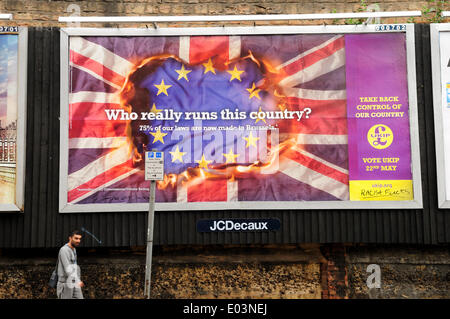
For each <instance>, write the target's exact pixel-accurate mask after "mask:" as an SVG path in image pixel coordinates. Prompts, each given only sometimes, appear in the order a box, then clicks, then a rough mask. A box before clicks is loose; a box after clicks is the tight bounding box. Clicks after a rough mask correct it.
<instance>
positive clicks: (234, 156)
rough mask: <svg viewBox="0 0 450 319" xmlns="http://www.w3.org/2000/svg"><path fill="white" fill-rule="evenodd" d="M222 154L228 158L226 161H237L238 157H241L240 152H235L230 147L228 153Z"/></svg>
mask: <svg viewBox="0 0 450 319" xmlns="http://www.w3.org/2000/svg"><path fill="white" fill-rule="evenodd" d="M222 154H223V156H225V158H226V159H227V161H226V162H225V163H236V158H237V157H239V154H233V149H232V148H230V151H229V152H228V154H224V153H222Z"/></svg>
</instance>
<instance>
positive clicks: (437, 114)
mask: <svg viewBox="0 0 450 319" xmlns="http://www.w3.org/2000/svg"><path fill="white" fill-rule="evenodd" d="M430 32H431V59H432V68H433V104H434V119H435V136H436V163H437V180H438V201H439V207H440V208H450V184H449V183H450V152H449V150H450V24H449V23H447V24H445V23H443V24H431V25H430Z"/></svg>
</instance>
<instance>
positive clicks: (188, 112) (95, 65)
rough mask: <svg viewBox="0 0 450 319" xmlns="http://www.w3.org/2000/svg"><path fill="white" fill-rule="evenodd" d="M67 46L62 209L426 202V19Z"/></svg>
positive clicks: (200, 32)
mask: <svg viewBox="0 0 450 319" xmlns="http://www.w3.org/2000/svg"><path fill="white" fill-rule="evenodd" d="M386 30H390V31H386ZM61 40H62V42H61V43H62V46H61V47H62V54H61V56H62V58H61V65H62V94H61V120H62V121H61V168H60V169H61V171H60V211H62V212H70V211H87V212H89V211H123V210H129V211H130V210H131V211H137V210H146V209H148V208H147V207H148V200H149V181H146V180H145V176H144V163H145V158H144V154H145V152H146V151H152V150H155V151H162V152H164V154H165V159H164V180H163V181H158V182H157V191H156V202H157V205H156V209H159V210H194V209H195V210H198V209H205V210H208V209H286V208H290V209H314V208H317V209H318V208H377V207H378V208H417V207H421V205H422V199H421V188H420V163H419V145H418V128H417V112H416V96H415V94H416V91H415V67H414V63H415V62H414V42H413V40H414V34H413V26H412V25H394V26H391V28H377V27H376V26H357V27H355V26H351V27H347V26H340V27H260V28H259V27H254V28H210V29H203V28H202V29H200V28H197V29H195V28H190V29H157V30H148V29H146V30H140V29H115V30H112V29H80V28H74V29H63V30H62V32H61Z"/></svg>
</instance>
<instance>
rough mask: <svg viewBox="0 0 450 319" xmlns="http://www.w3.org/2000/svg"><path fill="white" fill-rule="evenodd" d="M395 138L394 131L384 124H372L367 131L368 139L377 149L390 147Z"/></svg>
mask: <svg viewBox="0 0 450 319" xmlns="http://www.w3.org/2000/svg"><path fill="white" fill-rule="evenodd" d="M393 140H394V133H393V132H392V130H391V129H390V128H389V127H388V126H386V125H383V124H377V125H374V126H372V127H371V128H370V129H369V131H368V132H367V141H368V142H369V144H370V145H371V146H372V147H373V148H376V149H379V150H381V149H385V148H388V147H389V146H390V145H391V144H392V142H393Z"/></svg>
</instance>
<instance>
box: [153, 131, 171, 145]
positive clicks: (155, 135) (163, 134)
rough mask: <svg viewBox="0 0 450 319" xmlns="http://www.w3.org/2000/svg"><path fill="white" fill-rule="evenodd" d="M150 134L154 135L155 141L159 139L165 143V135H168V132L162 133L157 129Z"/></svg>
mask: <svg viewBox="0 0 450 319" xmlns="http://www.w3.org/2000/svg"><path fill="white" fill-rule="evenodd" d="M150 134H152V135H153V137H154V139H153V143H156V142H158V141H160V142H161V143H163V144H164V138H163V137H164V136H166V135H167V134H168V133H161V130H157V131H156V132H154V133H153V132H150Z"/></svg>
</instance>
